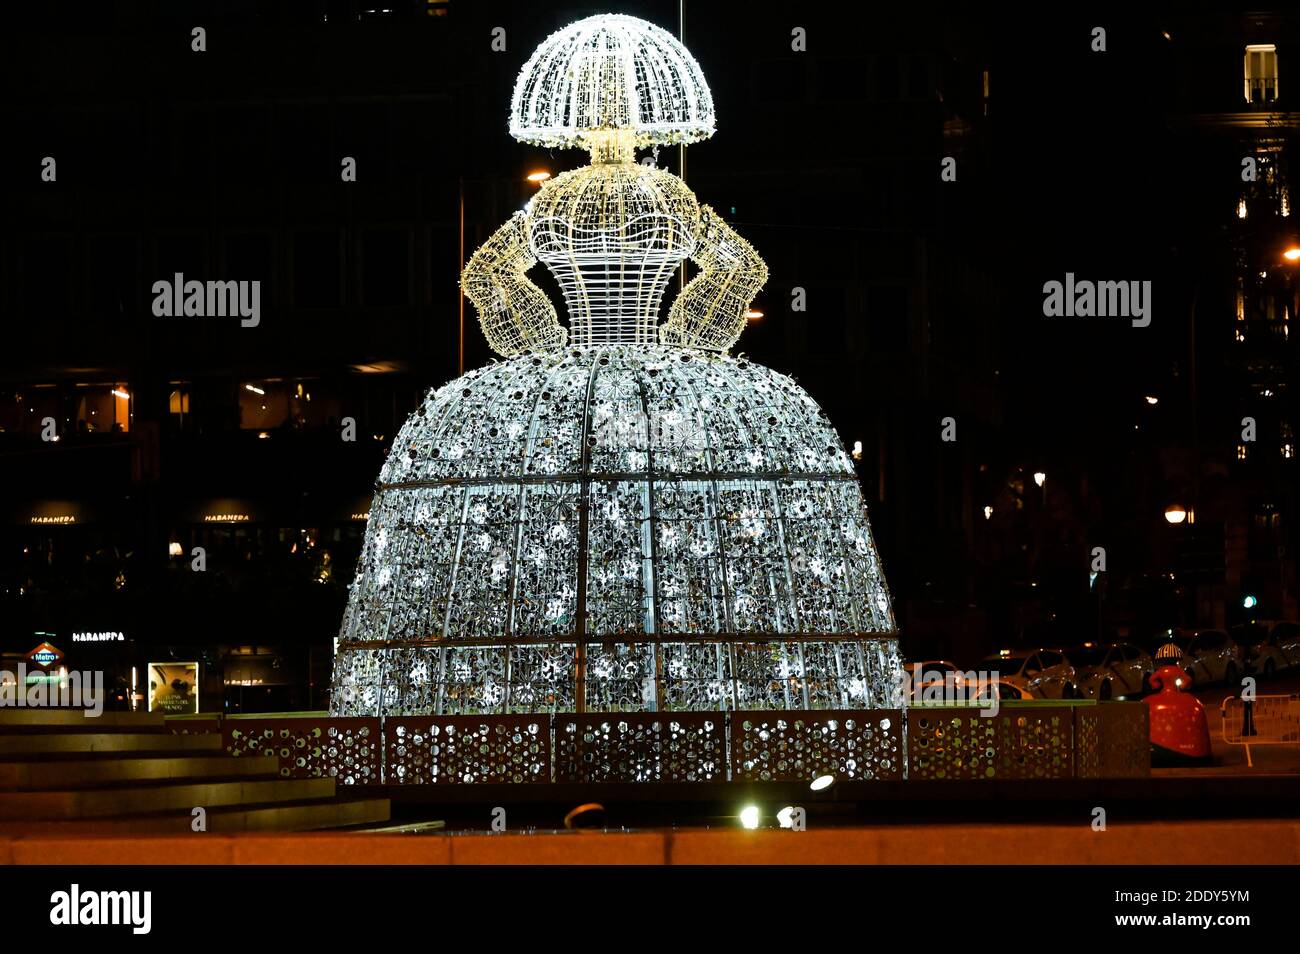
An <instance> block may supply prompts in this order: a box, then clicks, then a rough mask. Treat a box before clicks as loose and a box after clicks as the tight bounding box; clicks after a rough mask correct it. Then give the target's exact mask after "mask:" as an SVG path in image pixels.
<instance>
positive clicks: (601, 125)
mask: <svg viewBox="0 0 1300 954" xmlns="http://www.w3.org/2000/svg"><path fill="white" fill-rule="evenodd" d="M611 129H630V130H634V131H635V138H636V144H637V145H639V146H646V145H650V144H652V143H679V142H696V141H698V140H701V139H707V138H708V137H709V136H712V135H713V130H714V119H713V94H712V93H710V92H709V86H708V83H706V82H705V80H704V73H703V72H702V71H701V70H700V64H699V63H697V62H696V61H695V57H693V56H691V54H690V52H689V51H687V49H686V47H684V46H683V45H682V44H681V43H680V42H679V41H678V40H677V38H676V37H674V36H673V35H672V34H671V33H668V32H667V31H666V30H663V29H661V28H659V27H657V26H655V25H654V24H652V23H647V22H646V21H645V20H639V19H637V18H636V17H627V16H618V15H608V14H607V15H601V16H594V17H587V18H586V19H585V20H579V21H577V22H576V23H571V24H569V25H568V26H567V27H565V28H564V29H562V30H559V31H558V32H556V33H553V34H551V36H549V37H547V38H546V39H545V40H544V41H543V42H542V44H541V45H540V46H539V47H538V48H537V50H536V51H535V52H534V53H533V55H532V57H531V58H530V59H529V60H528V62H527V63H526V64H525V65H524V68H523V69H522V70H521V71H520V73H519V78H518V80H517V81H516V83H515V90H514V95H513V97H512V98H511V102H510V135H512V136H514V137H515V138H516V139H520V140H522V141H524V142H531V143H536V144H538V145H543V146H581V145H585V140H586V137H587V134H588V133H590V132H591V131H593V130H611Z"/></svg>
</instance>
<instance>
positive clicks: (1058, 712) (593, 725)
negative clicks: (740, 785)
mask: <svg viewBox="0 0 1300 954" xmlns="http://www.w3.org/2000/svg"><path fill="white" fill-rule="evenodd" d="M982 711H983V710H981V709H978V708H974V707H969V706H914V707H910V708H908V709H907V710H905V711H904V710H897V709H866V710H814V711H786V712H771V711H762V712H743V711H742V712H645V713H629V712H607V713H600V712H594V713H593V712H584V713H557V714H554V715H549V714H532V715H530V714H522V715H482V716H473V715H468V716H466V715H458V716H451V715H448V716H436V715H427V716H386V717H382V718H381V717H378V716H373V717H357V718H334V717H331V716H330V715H328V714H327V713H303V714H295V715H276V716H233V717H227V718H224V719H221V720H220V721H219V722H218V721H217V720H216V719H215V718H214V719H213V720H211V721H210V722H208V721H204V722H202V723H198V722H194V721H189V722H181V721H178V722H176V723H174V724H173V723H171V722H169V725H171V726H172V730H173V731H175V732H187V731H188V732H193V731H216V730H217V729H218V727H219V730H220V732H221V735H222V744H223V747H224V748H225V750H226V751H227V752H228V753H229V754H231V755H235V756H242V755H275V756H278V757H279V758H280V774H281V775H283V776H284V777H286V778H313V777H324V776H332V777H335V778H337V779H338V780H339V782H340V784H345V785H482V784H527V783H551V782H555V783H589V782H648V783H654V782H721V781H739V782H769V781H770V782H776V781H805V782H806V781H810V780H812V779H814V778H817V777H819V776H822V775H831V776H834V777H835V778H837V779H839V780H842V781H869V780H898V779H903V778H912V779H1031V778H1034V779H1046V778H1120V777H1133V776H1144V775H1148V774H1149V773H1150V766H1151V761H1150V747H1149V741H1148V722H1147V708H1146V706H1144V705H1142V704H1141V703H1122V702H1105V703H1091V702H1085V703H1073V704H1055V703H1026V704H1016V703H1003V704H1002V706H1001V707H1000V709H999V711H998V712H997V714H996V715H993V716H991V717H990V716H985V715H983V714H982ZM200 726H201V728H200Z"/></svg>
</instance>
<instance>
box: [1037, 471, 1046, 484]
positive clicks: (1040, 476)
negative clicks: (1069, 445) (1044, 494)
mask: <svg viewBox="0 0 1300 954" xmlns="http://www.w3.org/2000/svg"><path fill="white" fill-rule="evenodd" d="M1034 483H1036V484H1037V485H1038V486H1040V487H1041V486H1043V484H1045V483H1047V475H1046V474H1045V473H1043V472H1042V471H1041V470H1036V471H1034Z"/></svg>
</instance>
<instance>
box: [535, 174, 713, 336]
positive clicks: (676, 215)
mask: <svg viewBox="0 0 1300 954" xmlns="http://www.w3.org/2000/svg"><path fill="white" fill-rule="evenodd" d="M698 217H699V204H698V203H697V201H696V199H695V196H694V195H693V194H692V193H691V191H690V190H689V189H688V188H687V187H686V185H685V184H684V183H683V182H682V181H681V180H680V179H678V178H677V177H676V176H674V175H672V174H671V173H668V172H665V171H664V170H662V169H656V168H654V167H651V166H642V165H639V164H637V163H634V162H630V161H625V162H608V163H598V164H595V165H590V166H584V167H583V168H581V169H576V170H574V171H572V172H567V173H564V174H563V175H561V176H558V177H557V178H556V179H555V181H554V182H551V183H548V184H547V185H546V186H545V187H544V188H543V189H542V191H541V192H540V193H539V194H538V195H537V197H536V198H535V199H534V200H533V203H532V208H531V212H530V216H529V222H530V224H529V235H528V241H529V245H530V248H531V251H532V253H533V255H534V256H535V257H536V258H537V259H538V261H540V262H542V263H543V264H545V265H546V267H547V268H548V269H550V271H551V274H552V275H554V276H555V280H556V281H557V282H558V283H559V286H560V289H561V291H562V292H563V294H564V303H565V307H566V309H567V310H568V325H569V341H570V343H572V344H578V345H589V344H611V343H622V344H652V343H654V342H655V340H656V339H655V329H656V325H657V324H658V320H659V309H660V305H661V303H662V301H663V296H664V292H665V289H666V288H667V286H668V282H669V280H670V279H671V278H672V276H673V274H674V273H675V272H676V271H677V268H678V266H679V265H680V263H681V261H682V259H684V258H686V257H687V256H688V255H690V254H691V253H692V252H693V251H694V250H695V239H694V236H693V225H694V223H695V222H696V221H697V219H698Z"/></svg>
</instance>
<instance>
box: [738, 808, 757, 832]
mask: <svg viewBox="0 0 1300 954" xmlns="http://www.w3.org/2000/svg"><path fill="white" fill-rule="evenodd" d="M740 824H741V825H742V826H744V827H745V828H757V827H758V806H757V805H746V806H745V807H744V808H742V809H741V810H740Z"/></svg>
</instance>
